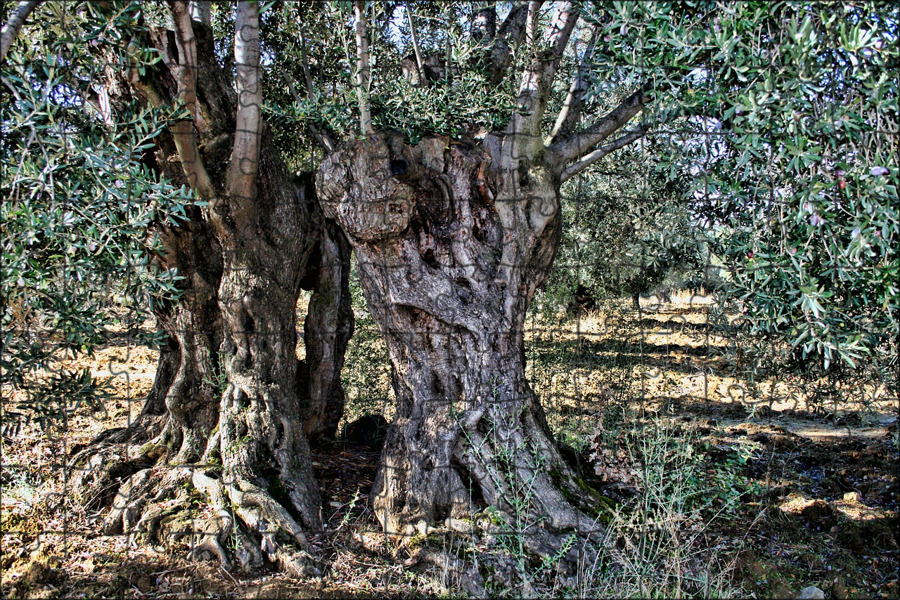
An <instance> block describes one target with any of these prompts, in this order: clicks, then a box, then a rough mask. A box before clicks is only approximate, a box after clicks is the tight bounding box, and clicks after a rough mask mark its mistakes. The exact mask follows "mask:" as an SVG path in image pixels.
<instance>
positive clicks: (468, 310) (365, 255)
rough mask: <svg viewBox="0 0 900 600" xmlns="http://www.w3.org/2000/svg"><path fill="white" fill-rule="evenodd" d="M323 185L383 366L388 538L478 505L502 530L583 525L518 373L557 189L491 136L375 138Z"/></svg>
mask: <svg viewBox="0 0 900 600" xmlns="http://www.w3.org/2000/svg"><path fill="white" fill-rule="evenodd" d="M318 188H319V194H320V198H321V200H322V203H323V208H324V210H325V213H326V215H327V216H329V217H332V218H335V219H336V220H337V221H338V222H339V223H340V224H341V226H342V227H343V228H344V231H346V232H347V234H348V235H349V237H350V240H351V243H352V245H353V248H354V251H355V252H356V256H357V259H358V265H359V273H360V280H361V283H362V287H363V291H364V292H365V294H366V299H367V301H368V304H369V308H370V311H371V313H372V315H373V317H374V318H375V320H376V321H377V322H378V323H379V325H380V326H381V328H382V331H383V334H384V336H385V340H386V343H387V347H388V352H389V355H390V359H391V363H392V366H393V379H394V388H395V392H396V395H397V402H398V404H397V413H396V417H395V419H394V422H393V424H392V426H391V429H390V431H389V433H388V437H387V442H386V444H385V448H384V452H383V455H382V463H381V466H380V469H379V473H378V476H377V479H376V482H375V486H374V489H373V491H372V503H373V508H374V509H375V512H376V515H377V516H378V519H379V520H380V522H381V523H382V525H383V527H384V528H385V530H386V531H388V532H391V533H401V534H412V533H415V532H425V531H427V529H428V528H429V527H433V526H441V525H443V524H444V522H445V520H446V519H447V518H453V517H461V516H465V515H470V514H471V513H473V512H474V511H477V510H479V509H480V508H482V507H483V506H484V505H490V506H493V507H495V508H497V509H499V510H500V511H502V513H504V514H506V515H507V522H508V523H509V524H511V525H514V524H516V523H518V524H520V525H521V524H523V523H527V522H533V523H538V522H541V523H543V524H544V528H543V529H542V531H544V532H547V531H551V530H557V531H559V530H572V529H580V530H588V529H590V528H591V526H592V523H593V519H591V518H590V517H588V516H587V513H586V510H588V509H590V508H591V507H590V502H589V499H588V498H586V497H585V491H584V490H583V489H582V486H580V485H579V482H578V480H577V479H576V478H575V476H574V474H573V472H572V471H571V470H570V468H569V467H568V465H567V464H566V463H565V462H564V460H563V459H562V457H561V455H560V453H559V451H558V450H557V447H556V445H555V444H554V442H553V438H552V435H551V433H550V431H549V429H548V427H547V423H546V420H545V418H544V414H543V410H542V409H541V406H540V404H539V403H538V401H537V399H536V397H535V395H534V393H533V391H532V390H531V388H530V386H529V385H528V382H527V380H526V377H525V357H524V345H523V341H524V338H523V335H524V334H523V332H524V320H525V313H526V309H527V306H528V303H529V301H530V300H531V298H532V296H533V294H534V291H535V289H536V287H537V286H538V285H539V284H540V283H541V282H542V281H543V279H544V278H545V277H546V275H547V272H548V271H549V268H550V264H551V262H552V259H553V255H554V253H555V250H556V247H557V245H558V243H559V236H560V230H559V226H560V222H559V211H558V198H557V191H556V190H557V189H558V181H556V182H554V181H552V179H551V177H550V175H549V174H548V172H547V171H546V170H544V169H542V168H541V167H540V166H539V165H529V164H524V161H517V160H515V158H514V157H512V156H510V155H509V152H508V150H507V149H506V147H505V146H504V144H503V142H502V140H500V139H498V138H494V137H491V136H489V137H488V139H486V140H485V142H484V144H483V145H482V146H481V147H479V148H472V147H467V146H464V145H460V144H455V143H452V142H448V140H447V139H445V138H426V139H424V140H422V141H421V142H420V143H419V144H418V145H416V146H412V147H410V146H406V145H404V144H403V143H402V142H401V141H400V140H399V139H397V138H391V137H387V136H378V135H370V136H368V138H367V139H365V140H358V141H354V142H352V143H350V144H349V145H347V146H345V147H343V148H341V149H339V150H338V151H337V152H336V153H335V154H333V155H332V156H330V157H329V158H328V160H326V161H325V163H324V164H323V166H322V168H321V169H320V172H319V178H318ZM451 522H452V521H451ZM526 537H527V538H528V539H526V540H525V541H526V543H533V544H534V545H535V546H536V548H535V549H536V550H538V551H541V547H542V545H543V550H546V547H545V546H546V543H545V542H546V539H543V541H542V538H541V536H540V535H537V536H526Z"/></svg>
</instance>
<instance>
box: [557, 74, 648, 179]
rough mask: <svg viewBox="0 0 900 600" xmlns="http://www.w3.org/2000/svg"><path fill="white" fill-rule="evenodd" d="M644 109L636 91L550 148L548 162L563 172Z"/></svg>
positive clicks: (642, 94)
mask: <svg viewBox="0 0 900 600" xmlns="http://www.w3.org/2000/svg"><path fill="white" fill-rule="evenodd" d="M643 108H644V92H643V90H638V91H636V92H635V93H633V94H632V95H630V96H629V97H628V98H626V99H625V100H624V101H623V102H622V103H621V104H619V106H617V107H616V108H614V109H613V110H612V111H610V112H609V113H608V114H606V115H604V116H603V117H600V118H599V119H597V120H596V121H594V122H593V123H591V124H590V125H588V126H587V127H585V128H584V129H582V130H581V131H577V132H575V133H573V134H572V135H570V136H569V137H567V138H566V139H563V140H560V141H558V142H556V143H555V144H553V145H551V146H550V160H551V162H552V163H554V164H556V165H557V167H558V168H559V169H560V170H561V171H563V170H564V169H565V165H566V164H568V163H570V162H572V161H573V160H577V159H579V157H582V156H584V155H585V153H587V152H589V151H590V150H591V148H594V147H595V146H597V144H599V143H600V142H602V141H603V140H605V139H606V138H608V137H609V136H611V135H612V134H614V133H615V132H616V131H618V130H619V129H621V128H622V127H624V126H625V125H626V124H627V123H628V122H629V121H630V120H631V119H632V117H634V116H635V115H636V114H638V113H639V112H641V110H643Z"/></svg>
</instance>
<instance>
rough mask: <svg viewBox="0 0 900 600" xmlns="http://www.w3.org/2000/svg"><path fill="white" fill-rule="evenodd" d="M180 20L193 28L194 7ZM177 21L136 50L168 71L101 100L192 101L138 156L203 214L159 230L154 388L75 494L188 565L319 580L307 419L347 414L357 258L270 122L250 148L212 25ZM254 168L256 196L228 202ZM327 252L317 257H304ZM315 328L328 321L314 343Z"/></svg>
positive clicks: (324, 431)
mask: <svg viewBox="0 0 900 600" xmlns="http://www.w3.org/2000/svg"><path fill="white" fill-rule="evenodd" d="M171 9H172V12H173V15H175V17H178V16H179V15H181V16H183V14H182V12H179V11H183V10H184V5H182V4H179V3H173V4H172V6H171ZM243 9H244V10H247V9H248V6H246V5H244V6H243ZM178 23H179V26H180V29H179V31H178V32H177V35H176V36H175V38H174V41H173V38H172V36H171V32H165V31H154V32H153V33H152V34H151V35H150V36H149V37H150V38H152V41H151V39H143V40H140V41H138V42H136V43H141V44H151V43H152V45H154V46H156V48H157V49H158V50H159V52H160V56H161V57H162V59H163V60H162V61H161V62H160V63H158V64H157V66H156V67H154V68H152V69H147V70H146V72H145V73H142V74H141V75H140V77H138V74H137V73H133V74H129V73H125V74H124V75H123V74H122V73H115V72H110V73H109V80H108V82H107V87H106V89H105V93H107V95H108V96H109V98H110V99H111V100H112V104H111V105H112V106H121V107H123V110H127V107H128V106H129V103H130V102H132V101H137V102H139V103H142V104H152V105H156V106H165V105H174V104H175V103H176V99H177V100H178V101H183V102H186V103H187V99H192V100H193V101H194V102H195V104H194V105H193V106H194V109H195V114H194V115H193V118H192V119H186V120H183V121H178V122H175V123H173V124H172V125H171V127H170V129H169V131H168V132H166V133H165V134H163V135H161V136H159V137H158V138H157V144H158V145H157V148H156V152H155V153H149V154H148V156H147V157H146V158H147V161H146V162H147V163H148V167H150V168H152V169H155V170H156V171H157V172H158V173H160V174H161V175H165V176H166V177H167V178H169V179H170V180H171V181H172V182H173V183H174V184H175V185H176V186H178V185H184V184H188V185H190V186H191V187H192V188H194V190H195V192H197V193H198V195H199V196H200V198H201V199H204V200H206V201H207V205H206V206H205V207H204V208H202V209H200V208H194V209H192V210H191V211H190V214H189V215H188V217H189V219H188V220H187V221H186V222H184V223H182V224H179V225H178V226H177V227H165V226H163V225H158V232H159V233H160V234H161V237H162V239H163V242H164V246H165V248H166V252H165V253H164V255H163V256H161V257H160V261H161V262H162V263H163V265H164V266H165V267H166V268H176V269H177V271H178V275H180V276H182V277H183V279H182V280H181V283H180V285H181V286H182V288H183V294H182V298H181V300H180V301H179V302H178V303H176V304H174V305H171V306H161V307H159V310H157V311H156V313H157V317H158V319H159V322H160V324H161V326H162V328H163V330H164V331H165V332H166V333H167V336H168V340H167V344H166V346H165V347H164V348H163V351H162V352H161V355H160V363H159V364H160V368H159V370H158V372H157V380H156V381H155V383H154V386H153V389H152V391H151V394H150V395H149V396H148V399H147V402H146V405H145V407H144V410H143V411H142V414H141V416H140V418H139V419H138V420H137V421H136V422H135V423H134V424H133V425H132V427H129V428H127V429H124V430H118V431H115V432H110V433H109V434H104V435H103V436H101V437H100V438H98V440H96V441H95V443H94V444H92V445H91V447H89V448H88V449H86V450H85V451H83V452H82V453H81V454H79V455H78V456H77V457H76V458H75V460H74V461H73V465H74V466H75V467H77V468H78V469H80V471H78V473H79V474H78V475H77V476H76V478H75V487H76V489H77V490H79V491H80V493H81V494H82V496H84V497H85V498H86V499H89V500H92V501H96V502H98V503H104V504H105V503H108V502H110V501H111V502H112V505H113V510H112V511H111V513H110V514H109V516H108V518H107V519H106V525H105V528H106V530H107V531H108V532H110V533H117V532H127V533H134V534H137V535H138V536H146V537H147V538H148V539H150V540H151V541H166V539H167V538H169V539H175V538H178V537H183V536H192V537H193V538H194V543H193V544H192V546H193V547H194V549H195V550H194V551H195V554H197V555H198V556H202V555H204V554H209V555H212V556H214V557H217V558H218V559H219V560H220V561H221V563H222V564H223V566H225V567H226V568H230V567H231V565H232V564H233V560H234V559H236V560H237V561H238V562H239V563H240V564H241V566H243V567H245V568H248V569H252V568H254V567H257V566H260V565H261V564H262V563H263V562H264V561H265V560H266V559H268V560H270V561H274V562H276V563H279V564H280V565H281V566H282V567H283V568H285V569H288V570H291V571H294V572H295V573H305V574H308V573H310V572H314V571H315V570H314V569H313V570H312V571H311V570H310V569H309V567H310V566H312V562H311V561H309V560H308V557H307V556H305V554H304V552H303V549H304V548H305V547H306V546H307V539H306V534H307V533H308V532H310V531H318V530H319V529H320V528H321V523H320V521H319V519H320V517H319V512H320V507H319V505H320V501H319V494H318V485H317V484H316V482H315V480H314V478H313V474H312V470H311V461H310V457H309V448H308V442H307V437H306V434H305V432H304V422H306V423H311V425H309V426H308V428H309V431H310V432H312V433H314V434H316V435H319V436H322V435H328V428H329V427H333V426H334V425H332V424H331V423H332V422H333V423H334V424H335V425H336V423H337V420H339V419H340V417H341V411H342V409H343V401H342V398H343V396H342V393H341V390H340V379H339V373H340V368H341V365H342V363H343V353H344V349H345V348H346V343H347V339H348V338H349V335H350V333H351V332H352V320H349V319H352V313H350V312H349V302H348V296H349V290H348V286H347V272H348V270H349V269H348V265H349V249H348V247H347V243H346V240H345V239H344V238H343V236H342V235H341V234H340V232H336V231H335V228H334V226H333V225H332V226H330V228H329V226H327V225H326V224H325V220H324V219H323V217H322V213H321V209H320V208H319V206H318V203H317V200H316V197H315V193H314V191H313V188H312V182H311V180H310V179H309V178H306V179H303V180H300V181H297V180H296V179H295V178H294V177H292V176H291V175H289V174H288V173H287V171H286V169H285V167H284V164H283V162H282V161H281V159H280V158H279V156H278V154H277V152H276V151H275V149H274V148H273V147H272V145H271V143H270V142H269V141H268V139H267V136H266V134H265V133H264V131H265V126H264V125H260V131H262V132H263V133H262V134H261V135H260V136H258V137H256V136H253V135H249V136H248V131H252V128H250V129H246V128H245V129H241V128H240V127H238V126H236V117H235V107H236V106H237V104H238V103H237V96H236V94H235V92H234V89H233V87H232V83H231V81H230V78H229V77H228V76H227V74H226V73H225V72H224V70H223V69H221V68H220V67H219V65H218V61H217V58H216V55H215V52H214V49H213V39H212V35H211V32H210V31H209V29H208V28H207V27H204V26H203V25H202V24H200V23H193V24H192V25H190V26H187V25H185V23H184V21H183V20H182V21H179V22H178ZM189 28H193V32H191V31H189ZM194 34H196V35H194ZM244 41H246V40H244ZM176 42H177V44H176ZM176 46H177V47H176ZM191 60H195V61H196V65H194V64H191ZM186 74H187V76H186ZM186 77H187V78H186ZM191 86H195V87H196V89H193V90H191ZM188 92H190V93H188ZM246 117H247V115H246V114H245V115H244V118H245V120H246ZM110 118H112V115H110ZM245 125H246V123H245ZM246 127H249V125H246ZM239 136H244V137H243V138H242V139H243V142H241V143H244V142H246V141H247V139H249V140H250V143H259V144H260V145H261V150H260V152H259V155H258V163H257V160H256V159H254V160H253V161H252V166H248V165H250V163H247V162H246V161H244V160H242V159H241V158H240V156H239V155H238V158H235V155H236V153H237V152H238V151H237V150H233V151H232V149H233V148H237V147H238V146H240V144H237V143H235V139H236V138H238V137H239ZM248 168H249V169H252V171H248ZM201 169H203V173H201V174H200V175H205V176H206V178H207V179H208V185H207V187H202V186H201V184H202V183H203V181H201V177H200V176H199V175H198V173H199V171H200V170H201ZM251 172H252V174H253V182H252V184H251V188H252V191H251V192H250V193H247V192H246V191H245V192H240V193H235V194H232V193H231V190H232V189H237V188H238V187H240V183H241V180H242V178H246V176H247V175H248V173H251ZM235 181H237V182H238V184H236V185H232V184H233V182H235ZM199 190H202V193H201V191H199ZM317 248H318V249H319V252H318V254H319V255H320V256H321V257H322V259H321V260H320V261H319V262H318V263H316V262H315V260H312V261H311V257H312V256H313V254H314V252H315V250H316V249H317ZM310 269H312V270H314V271H315V272H316V276H315V277H314V278H312V279H313V280H314V281H313V286H314V289H315V297H316V302H315V304H314V306H313V311H312V313H313V315H312V316H313V318H312V320H311V322H309V323H308V324H307V333H306V334H307V336H309V337H311V338H314V340H313V341H312V343H311V344H309V346H310V347H311V348H312V358H313V360H312V361H311V362H310V366H311V368H310V369H308V373H307V374H306V376H305V377H304V378H303V380H302V381H300V380H299V378H298V373H300V372H301V369H300V368H299V367H300V365H299V361H298V360H297V356H296V346H297V331H296V326H297V323H296V303H297V299H298V295H299V292H300V289H301V285H302V284H303V280H304V274H305V273H307V272H308V271H309V270H310ZM319 325H322V326H327V327H326V331H325V332H324V333H323V334H322V335H319V333H318V331H317V326H319ZM301 384H302V385H301ZM105 490H109V492H106V491H105ZM198 492H200V493H202V496H200V498H198V497H197V494H198ZM198 499H202V500H205V501H206V502H209V503H210V504H212V506H213V508H214V511H215V514H216V516H215V517H214V518H213V519H211V520H209V521H207V522H203V521H202V520H198V518H197V514H196V511H195V510H194V509H193V508H192V507H193V506H194V505H195V503H196V501H197V500H198ZM198 527H199V530H198ZM198 533H199V537H197V535H198ZM235 540H236V541H237V542H238V543H237V544H234V542H235ZM298 546H299V549H298Z"/></svg>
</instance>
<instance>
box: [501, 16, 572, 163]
mask: <svg viewBox="0 0 900 600" xmlns="http://www.w3.org/2000/svg"><path fill="white" fill-rule="evenodd" d="M541 4H542V3H541V2H538V1H532V2H531V3H530V4H529V6H528V18H527V25H526V35H525V38H526V40H530V41H531V42H532V46H533V47H534V50H535V56H534V58H533V60H532V62H531V64H529V65H528V67H526V68H525V71H524V73H522V82H521V84H520V85H519V95H518V98H517V100H516V113H517V114H516V115H514V116H513V119H512V120H511V121H510V126H509V128H508V129H507V132H508V133H516V134H522V135H525V136H528V137H531V138H535V139H536V140H537V139H539V138H540V128H541V120H542V118H543V116H544V111H545V109H546V107H547V101H548V99H549V97H550V88H551V86H552V85H553V79H554V77H555V76H556V70H557V69H558V68H559V63H560V60H561V59H562V55H563V52H564V51H565V49H566V45H567V44H568V43H569V37H570V36H571V34H572V30H573V29H574V28H575V24H576V23H577V22H578V17H579V13H578V8H577V7H576V6H575V4H574V3H572V2H565V3H563V4H562V5H561V6H560V7H559V9H558V13H557V16H556V19H555V20H554V23H553V24H552V25H551V26H550V27H548V28H547V30H546V31H545V32H544V35H543V36H542V39H541V41H540V47H539V48H538V47H537V46H538V42H537V39H536V38H537V35H538V32H537V29H536V28H537V23H538V11H539V10H540V7H541ZM541 145H543V144H541ZM521 152H522V150H521V149H520V155H522V154H521ZM528 154H533V153H528Z"/></svg>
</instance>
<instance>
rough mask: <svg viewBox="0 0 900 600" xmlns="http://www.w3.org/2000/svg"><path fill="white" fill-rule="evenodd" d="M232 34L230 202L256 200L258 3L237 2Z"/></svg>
mask: <svg viewBox="0 0 900 600" xmlns="http://www.w3.org/2000/svg"><path fill="white" fill-rule="evenodd" d="M234 26H235V32H234V66H235V72H236V80H235V83H236V84H237V85H236V87H237V94H238V104H237V114H236V115H235V132H234V147H233V150H232V152H231V162H230V163H229V165H228V172H227V174H226V182H227V186H228V195H229V196H230V197H232V198H243V199H253V198H255V197H256V175H257V172H258V170H259V149H260V145H261V144H260V139H261V137H262V101H263V94H262V81H261V78H260V72H259V71H260V69H259V2H254V1H250V2H238V6H237V15H236V18H235V25H234Z"/></svg>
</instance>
